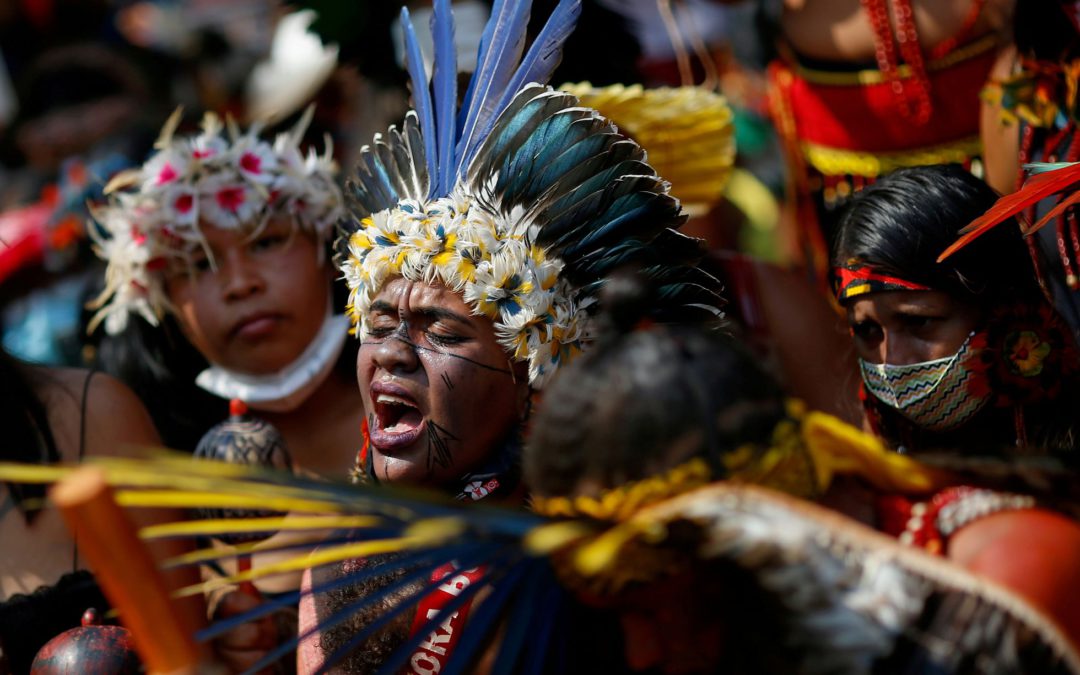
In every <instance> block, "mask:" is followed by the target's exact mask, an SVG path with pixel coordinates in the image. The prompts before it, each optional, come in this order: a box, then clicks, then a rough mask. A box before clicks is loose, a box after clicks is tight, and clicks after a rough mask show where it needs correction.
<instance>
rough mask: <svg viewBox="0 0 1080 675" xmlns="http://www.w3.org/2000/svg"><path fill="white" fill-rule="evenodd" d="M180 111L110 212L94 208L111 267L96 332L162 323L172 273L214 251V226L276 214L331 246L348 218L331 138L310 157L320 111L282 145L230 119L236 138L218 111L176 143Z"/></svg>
mask: <svg viewBox="0 0 1080 675" xmlns="http://www.w3.org/2000/svg"><path fill="white" fill-rule="evenodd" d="M180 112H181V111H179V110H177V111H176V112H175V113H173V115H172V117H170V118H169V121H168V122H166V124H165V127H164V128H163V129H162V132H161V135H160V137H159V138H158V140H157V142H156V143H155V145H154V147H155V148H156V150H157V152H155V153H154V154H153V155H152V156H151V157H150V159H149V160H147V161H146V163H145V164H143V165H142V166H141V167H139V168H137V169H132V170H130V171H125V172H123V173H121V174H118V175H117V176H116V177H115V178H113V180H111V181H110V182H109V184H108V185H107V186H106V188H105V193H106V194H107V195H108V196H109V202H108V204H107V205H106V206H104V207H101V208H97V209H93V210H92V216H93V220H94V222H92V223H90V224H89V225H88V230H89V232H90V234H91V237H92V238H93V239H94V242H95V247H94V248H95V251H96V252H97V254H98V256H100V257H101V258H103V259H104V260H105V261H107V263H108V266H107V268H106V271H105V289H104V290H103V291H102V293H101V294H100V295H99V296H98V297H97V298H96V299H95V300H94V302H93V303H91V305H90V307H91V308H94V309H97V310H98V311H97V313H96V314H95V315H94V318H93V320H92V321H91V323H90V328H89V329H90V331H91V332H93V330H94V329H95V328H96V327H97V326H98V325H99V324H100V323H102V322H104V324H105V330H106V332H108V333H110V334H116V333H118V332H120V331H122V330H124V328H125V327H126V326H127V322H128V317H129V316H130V315H132V314H137V315H139V316H141V317H143V318H144V319H145V320H146V321H148V322H149V323H150V324H152V325H157V324H158V321H159V320H160V318H161V317H162V315H163V314H164V313H165V312H166V311H168V310H169V307H170V305H169V301H168V297H167V294H166V292H165V287H164V273H165V271H166V270H167V269H168V268H170V267H172V266H173V265H174V264H175V263H177V262H179V263H183V264H187V263H188V261H189V260H190V257H191V255H192V253H194V252H195V251H197V250H199V249H205V247H206V244H205V239H204V237H203V233H202V231H201V229H200V227H201V226H202V225H203V224H205V223H209V224H210V225H213V226H215V227H219V228H221V229H227V230H237V229H239V230H242V231H244V232H252V233H254V232H258V231H259V230H260V229H261V228H262V227H263V226H265V224H266V223H267V221H268V220H269V219H270V218H272V217H273V216H275V215H287V216H289V217H290V218H291V219H292V222H293V223H294V225H295V226H296V227H298V228H300V230H301V231H304V232H308V233H311V234H314V235H315V236H316V237H317V238H318V239H319V240H320V241H324V242H325V241H329V240H330V238H331V237H332V235H333V233H334V226H335V225H336V224H337V223H338V222H339V221H340V219H341V218H342V217H343V215H344V200H343V197H342V194H341V190H340V188H339V187H338V186H337V184H336V183H335V182H334V174H335V173H336V166H335V163H334V161H333V159H332V152H333V148H332V146H331V145H330V142H329V139H327V144H326V150H325V153H324V154H323V155H319V154H317V153H316V152H315V151H314V150H310V151H309V152H308V154H307V155H306V156H305V155H304V154H303V152H302V151H301V150H300V140H301V138H302V137H303V134H304V131H305V130H306V128H307V125H308V123H309V122H310V120H311V114H312V110H311V109H310V108H309V109H308V111H307V112H306V113H305V114H304V116H303V118H302V119H301V120H300V122H299V123H298V124H297V125H296V126H295V127H294V128H293V129H292V130H291V131H289V132H288V133H282V134H279V135H278V137H277V138H276V139H275V141H274V143H273V144H272V145H271V144H270V143H268V142H267V141H265V140H263V139H261V138H260V137H259V127H258V125H255V126H253V127H252V128H251V129H249V130H248V131H247V132H246V133H241V132H240V130H239V129H238V128H236V126H235V125H233V124H232V122H231V120H230V121H229V123H228V129H227V132H226V129H225V126H226V125H223V124H222V122H221V120H220V119H219V118H218V117H217V116H216V115H214V114H212V113H207V114H206V116H205V117H204V118H203V123H202V133H200V134H198V135H196V136H193V137H176V136H175V135H174V132H175V130H176V126H177V125H178V124H179V121H180ZM207 253H209V252H207Z"/></svg>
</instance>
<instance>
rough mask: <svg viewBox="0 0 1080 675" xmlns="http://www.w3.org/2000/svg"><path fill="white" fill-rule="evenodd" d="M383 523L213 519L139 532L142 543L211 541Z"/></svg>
mask: <svg viewBox="0 0 1080 675" xmlns="http://www.w3.org/2000/svg"><path fill="white" fill-rule="evenodd" d="M383 522H385V521H384V520H383V519H382V518H378V517H375V516H306V515H303V516H294V515H288V516H275V517H272V518H215V519H206V520H186V521H182V522H178V523H165V524H162V525H151V526H149V527H144V528H143V529H141V530H139V536H140V537H142V538H143V539H163V538H166V537H194V536H206V537H212V536H214V535H219V534H230V533H234V532H260V531H265V532H299V531H304V530H324V529H325V530H332V529H339V528H363V527H374V526H375V525H379V524H381V523H383Z"/></svg>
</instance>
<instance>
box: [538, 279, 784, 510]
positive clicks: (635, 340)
mask: <svg viewBox="0 0 1080 675" xmlns="http://www.w3.org/2000/svg"><path fill="white" fill-rule="evenodd" d="M649 294H650V290H649V289H648V288H646V287H645V286H644V284H643V283H642V282H640V281H639V280H638V279H636V278H633V277H616V278H613V279H611V280H610V281H609V282H608V283H607V286H606V289H605V293H604V295H605V297H604V298H603V303H602V306H603V307H604V313H603V314H602V315H601V316H600V317H598V320H599V322H600V325H601V327H600V329H599V331H598V337H597V343H596V344H595V345H594V347H593V348H592V349H591V350H589V351H588V352H586V353H585V354H584V355H582V356H581V357H579V358H578V359H577V360H576V361H575V362H574V363H572V364H570V365H569V366H567V367H566V369H565V371H564V372H561V373H560V374H559V377H557V378H556V379H555V381H554V382H552V383H551V385H550V386H549V387H548V388H547V389H546V390H545V391H544V396H543V401H542V402H541V404H540V407H539V409H538V411H537V416H536V418H535V419H534V421H533V424H532V431H531V436H530V438H529V439H528V442H527V446H526V450H525V457H524V465H525V475H526V480H527V482H528V484H529V486H530V488H531V489H533V490H535V491H537V492H538V493H540V494H544V495H549V496H556V495H566V494H571V493H573V492H574V491H575V490H576V489H577V488H578V487H579V486H582V485H586V484H590V485H596V486H597V487H600V488H610V487H616V486H618V485H621V484H624V483H627V482H630V481H635V480H640V479H643V478H646V477H648V476H651V475H655V474H657V473H660V472H663V471H665V470H666V469H668V468H671V467H672V466H675V465H677V464H680V463H682V462H685V461H686V460H688V459H690V458H691V457H693V456H696V455H697V456H703V457H705V458H706V459H707V460H708V461H710V462H711V463H712V464H713V469H714V475H716V476H717V477H718V478H719V477H720V476H721V474H720V472H719V467H720V462H719V459H720V457H721V456H722V455H723V453H725V452H729V451H731V450H734V449H735V448H737V447H739V446H741V445H743V444H745V443H767V441H768V440H769V439H770V437H771V434H772V430H773V428H774V427H775V426H776V423H777V422H778V421H779V420H780V419H781V418H783V416H784V414H785V406H784V394H783V392H782V390H781V389H780V386H779V385H778V384H777V383H776V381H775V380H773V379H772V377H770V376H769V375H767V374H766V373H765V371H764V370H763V369H762V368H761V367H759V366H758V364H757V363H756V361H755V360H754V358H753V357H752V356H751V355H750V353H749V352H748V351H746V350H745V349H744V348H743V347H742V346H741V345H739V344H737V343H736V342H735V341H734V340H733V339H732V338H731V337H730V336H727V335H724V334H721V333H719V332H716V331H711V330H708V329H706V328H704V327H702V326H700V325H664V326H659V325H656V326H652V325H646V324H643V323H642V318H641V317H642V308H648V307H650V306H652V303H650V302H649V300H648V296H649Z"/></svg>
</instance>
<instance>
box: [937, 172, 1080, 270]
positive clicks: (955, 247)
mask: <svg viewBox="0 0 1080 675" xmlns="http://www.w3.org/2000/svg"><path fill="white" fill-rule="evenodd" d="M1077 182H1080V164H1072V165H1070V166H1066V167H1063V168H1061V169H1055V170H1054V171H1047V172H1046V173H1040V174H1037V175H1035V176H1032V177H1031V178H1029V179H1028V180H1027V181H1026V182H1025V183H1024V186H1023V187H1022V188H1020V189H1019V190H1017V191H1016V192H1014V193H1012V194H1009V195H1005V196H1004V197H1002V198H1001V199H999V200H997V201H996V202H994V205H993V206H991V207H990V209H989V210H988V211H987V212H986V213H984V214H983V215H982V216H980V217H979V218H976V219H975V220H973V221H972V222H971V223H970V224H968V225H967V226H966V227H965V228H964V229H962V230H960V237H959V238H958V239H957V240H956V241H955V242H953V243H952V245H951V246H949V248H947V249H945V250H944V251H943V252H942V254H941V255H939V256H938V262H941V261H942V260H945V259H946V258H948V257H949V256H951V255H952V254H954V253H956V252H957V251H959V250H960V249H962V248H964V247H965V246H967V245H968V244H970V243H971V242H972V241H974V240H975V239H977V238H979V237H981V236H982V235H984V234H986V233H987V232H989V231H990V229H992V228H993V227H994V226H995V225H997V224H998V223H1000V222H1001V221H1003V220H1007V219H1008V218H1011V217H1013V216H1015V215H1016V214H1018V213H1020V212H1021V211H1023V210H1024V209H1026V208H1027V207H1029V206H1031V205H1032V204H1036V203H1038V202H1040V201H1042V200H1043V199H1045V198H1046V197H1049V196H1050V195H1053V194H1057V193H1058V192H1061V191H1063V190H1067V189H1068V188H1070V187H1072V186H1073V184H1075V183H1077Z"/></svg>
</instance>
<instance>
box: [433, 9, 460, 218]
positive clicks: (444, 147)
mask: <svg viewBox="0 0 1080 675" xmlns="http://www.w3.org/2000/svg"><path fill="white" fill-rule="evenodd" d="M431 35H432V38H433V39H434V41H435V67H434V69H433V71H432V74H431V81H432V89H433V90H434V92H435V125H436V128H437V131H438V147H439V158H438V166H439V178H438V181H437V184H438V187H437V188H436V190H435V196H436V197H442V196H445V195H448V194H450V189H451V188H453V187H454V178H455V176H456V175H457V171H456V169H457V162H456V161H454V146H455V144H456V143H455V142H456V140H457V139H456V138H455V135H456V128H455V127H456V124H455V119H454V118H455V113H456V112H457V52H456V50H455V49H454V15H453V12H451V11H450V0H435V11H434V12H433V13H432V15H431Z"/></svg>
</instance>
